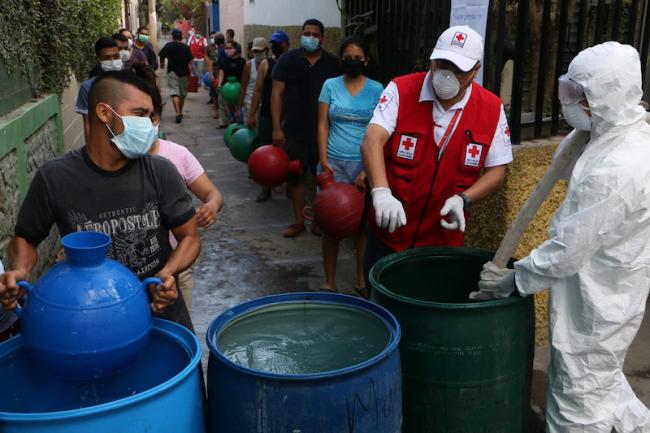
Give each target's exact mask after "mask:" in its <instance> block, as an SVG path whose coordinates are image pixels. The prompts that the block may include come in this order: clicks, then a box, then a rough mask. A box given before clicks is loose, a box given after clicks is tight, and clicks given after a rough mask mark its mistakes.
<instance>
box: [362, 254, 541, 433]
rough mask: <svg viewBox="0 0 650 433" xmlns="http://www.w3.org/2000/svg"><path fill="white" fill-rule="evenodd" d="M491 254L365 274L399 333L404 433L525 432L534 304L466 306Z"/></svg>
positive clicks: (388, 262) (407, 262) (407, 263)
mask: <svg viewBox="0 0 650 433" xmlns="http://www.w3.org/2000/svg"><path fill="white" fill-rule="evenodd" d="M493 255H494V254H493V253H490V252H487V251H481V250H476V249H471V248H420V249H412V250H407V251H404V252H400V253H395V254H392V255H390V256H388V257H385V258H383V259H382V260H380V261H379V262H377V264H375V266H373V268H372V269H371V271H370V284H371V285H372V287H373V294H372V296H373V300H374V301H375V302H377V303H378V304H380V305H382V306H383V307H385V308H387V309H388V310H389V311H391V312H392V313H393V314H394V315H395V316H396V317H397V320H398V321H399V322H400V325H401V326H402V341H401V343H400V355H401V358H402V374H403V395H404V405H403V411H404V430H403V431H404V433H416V432H417V433H429V432H430V433H434V432H435V433H452V432H453V433H460V432H463V433H473V432H476V433H478V432H482V433H483V432H495V433H496V432H499V433H524V432H527V431H528V416H529V412H530V394H531V380H532V368H533V354H534V343H535V316H534V314H535V310H534V304H533V298H532V296H529V297H526V298H522V297H520V296H513V297H510V298H507V299H501V300H495V301H487V302H474V301H469V299H468V295H469V293H470V292H471V291H474V290H477V287H476V285H477V282H478V281H479V274H480V272H481V269H482V266H483V264H484V263H485V262H487V261H489V260H491V259H492V257H493Z"/></svg>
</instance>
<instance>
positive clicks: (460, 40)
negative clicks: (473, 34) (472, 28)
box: [451, 32, 467, 48]
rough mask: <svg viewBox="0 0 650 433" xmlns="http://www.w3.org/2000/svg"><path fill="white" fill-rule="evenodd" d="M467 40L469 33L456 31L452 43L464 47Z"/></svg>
mask: <svg viewBox="0 0 650 433" xmlns="http://www.w3.org/2000/svg"><path fill="white" fill-rule="evenodd" d="M466 40H467V35H466V34H465V33H461V32H456V34H454V37H453V39H452V40H451V45H456V46H457V47H461V48H463V47H464V46H465V41H466Z"/></svg>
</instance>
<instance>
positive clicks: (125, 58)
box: [120, 50, 131, 62]
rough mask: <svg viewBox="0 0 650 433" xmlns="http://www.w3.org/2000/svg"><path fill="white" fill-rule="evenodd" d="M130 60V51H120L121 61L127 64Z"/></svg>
mask: <svg viewBox="0 0 650 433" xmlns="http://www.w3.org/2000/svg"><path fill="white" fill-rule="evenodd" d="M130 58H131V51H129V50H120V59H122V61H123V62H128V61H129V59H130Z"/></svg>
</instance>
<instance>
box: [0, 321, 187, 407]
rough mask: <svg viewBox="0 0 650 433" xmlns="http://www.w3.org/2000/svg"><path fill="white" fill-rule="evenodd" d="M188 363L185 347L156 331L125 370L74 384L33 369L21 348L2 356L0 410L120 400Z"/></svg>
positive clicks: (177, 370)
mask: <svg viewBox="0 0 650 433" xmlns="http://www.w3.org/2000/svg"><path fill="white" fill-rule="evenodd" d="M189 361H190V357H189V354H188V353H187V350H186V349H185V348H184V347H183V346H181V345H180V344H179V343H178V342H177V341H176V340H174V339H172V338H170V337H168V336H166V335H165V334H162V333H158V332H155V331H154V332H152V334H151V338H150V340H149V344H148V345H147V347H146V348H145V349H144V350H143V351H142V354H141V356H140V357H139V358H138V359H137V360H136V361H135V362H134V364H133V365H132V366H131V367H130V368H129V369H127V370H125V371H123V372H122V373H120V374H118V375H116V376H113V377H110V378H107V379H104V380H101V381H96V382H90V383H74V382H69V381H66V380H63V379H60V378H57V377H55V376H52V375H51V374H49V373H47V372H46V371H43V370H42V369H38V368H35V367H33V366H32V364H31V362H30V359H29V356H28V353H27V351H26V350H25V349H24V347H23V348H21V349H19V350H18V351H16V352H14V353H13V354H11V355H9V356H7V357H5V358H2V359H0V396H1V398H0V412H9V413H42V412H59V411H65V410H72V409H81V408H85V407H90V406H95V405H98V404H102V403H108V402H111V401H115V400H119V399H123V398H126V397H130V396H132V395H135V394H138V393H141V392H144V391H146V390H148V389H151V388H153V387H155V386H157V385H159V384H161V383H164V382H166V381H167V380H169V379H171V378H173V377H174V376H176V375H177V374H178V373H179V372H181V371H182V370H183V369H184V368H185V367H186V366H187V364H188V363H189Z"/></svg>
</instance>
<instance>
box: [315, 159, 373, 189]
mask: <svg viewBox="0 0 650 433" xmlns="http://www.w3.org/2000/svg"><path fill="white" fill-rule="evenodd" d="M327 162H329V164H330V166H331V167H332V170H334V181H335V182H342V183H350V184H354V181H355V180H357V176H359V173H361V171H362V170H363V161H344V160H342V159H330V158H328V159H327ZM322 172H323V167H322V166H321V165H320V164H318V171H317V173H316V174H321V173H322Z"/></svg>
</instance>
